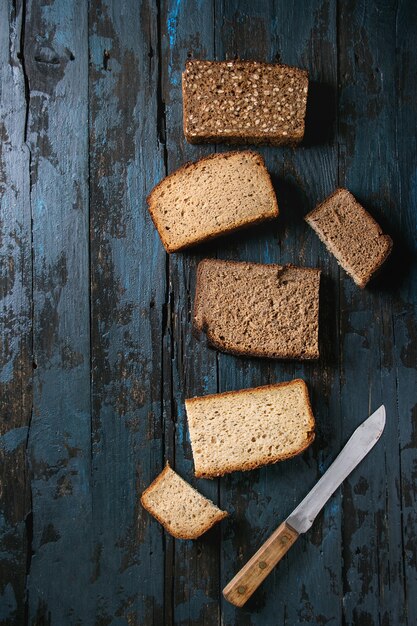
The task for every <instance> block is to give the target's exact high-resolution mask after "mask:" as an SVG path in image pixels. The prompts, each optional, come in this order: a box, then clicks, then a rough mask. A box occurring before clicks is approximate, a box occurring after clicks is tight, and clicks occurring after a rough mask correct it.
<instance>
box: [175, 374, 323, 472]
mask: <svg viewBox="0 0 417 626" xmlns="http://www.w3.org/2000/svg"><path fill="white" fill-rule="evenodd" d="M185 407H186V411H187V419H188V426H189V431H190V439H191V449H192V453H193V459H194V468H195V475H196V476H197V477H198V478H215V477H217V476H223V474H227V473H229V472H234V471H246V470H251V469H254V468H256V467H260V466H262V465H267V464H270V463H277V462H278V461H283V460H284V459H288V458H290V457H293V456H295V455H297V454H300V453H301V452H303V450H305V449H306V448H308V446H309V445H310V444H311V442H312V441H313V440H314V427H315V421H314V415H313V412H312V410H311V405H310V400H309V396H308V390H307V386H306V384H305V382H304V381H303V380H293V381H290V382H287V383H279V384H275V385H267V386H264V387H256V388H253V389H242V390H241V391H231V392H227V393H219V394H213V395H209V396H203V397H199V398H191V399H189V400H186V401H185Z"/></svg>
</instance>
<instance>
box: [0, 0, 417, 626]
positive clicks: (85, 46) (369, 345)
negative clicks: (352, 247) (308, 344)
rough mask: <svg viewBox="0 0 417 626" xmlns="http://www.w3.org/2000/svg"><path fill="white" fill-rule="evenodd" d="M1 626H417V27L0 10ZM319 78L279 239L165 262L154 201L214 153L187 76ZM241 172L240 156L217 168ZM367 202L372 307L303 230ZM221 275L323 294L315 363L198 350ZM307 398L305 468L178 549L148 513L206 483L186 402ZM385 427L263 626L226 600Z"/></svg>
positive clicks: (281, 195)
mask: <svg viewBox="0 0 417 626" xmlns="http://www.w3.org/2000/svg"><path fill="white" fill-rule="evenodd" d="M0 37H1V39H0V41H1V46H0V55H1V62H0V81H1V83H0V95H1V104H0V112H1V115H0V137H1V157H0V171H1V175H0V194H1V195H0V199H1V215H0V219H1V255H2V266H1V280H0V289H1V297H2V305H1V331H2V333H1V359H2V364H1V375H0V376H1V379H0V380H1V385H2V389H1V398H0V401H1V422H0V435H1V436H0V623H1V624H31V625H37V626H39V625H44V624H51V625H54V626H55V625H57V626H62V625H63V626H65V625H67V624H70V625H73V624H74V625H75V624H77V625H80V626H90V625H93V624H94V625H96V626H104V625H112V626H116V625H117V626H119V625H125V624H126V625H129V626H132V625H141V626H142V625H143V626H145V625H150V624H156V625H160V624H161V625H170V624H179V625H185V624H198V625H202V624H206V625H211V624H225V625H232V624H239V625H244V626H246V625H247V626H249V625H252V626H255V625H256V626H269V625H271V626H272V625H273V626H275V625H276V624H283V625H284V624H286V625H287V626H293V625H295V624H305V623H307V624H314V625H325V624H326V625H327V624H329V625H330V624H331V625H339V624H345V625H359V626H362V625H363V626H371V625H377V624H378V625H384V626H388V625H392V626H400V625H406V624H408V625H410V626H411V625H414V624H416V623H417V555H416V549H417V548H416V532H417V507H416V499H417V408H416V407H417V404H416V401H417V394H416V388H417V372H416V359H417V327H416V299H417V293H416V285H417V272H416V262H415V241H416V216H417V169H416V166H417V151H416V112H417V107H416V102H417V80H416V72H417V55H416V53H415V43H416V40H417V4H416V3H415V2H412V1H411V0H410V1H407V0H397V1H395V0H379V1H374V2H365V0H349V1H343V0H309V1H308V2H301V1H296V0H295V1H294V2H289V1H286V0H269V1H260V0H259V1H257V2H251V1H250V0H241V1H238V0H229V1H228V2H225V1H224V0H212V1H209V0H208V1H207V2H202V1H201V0H200V1H196V0H195V1H191V0H183V1H181V0H158V1H154V2H153V1H151V0H91V1H90V2H89V3H88V2H85V1H83V0H48V1H46V0H45V1H40V0H37V1H35V0H0ZM237 55H238V56H240V57H242V58H248V59H262V60H268V61H276V60H280V61H282V62H284V63H287V64H292V65H296V66H299V67H303V68H306V69H308V70H309V72H310V79H311V90H310V97H309V105H308V119H307V133H306V139H305V142H304V144H303V145H302V146H301V147H300V148H298V149H296V150H292V149H278V148H276V149H273V148H263V149H261V152H262V154H263V155H264V157H265V159H266V162H267V166H268V168H269V169H270V171H271V172H272V176H273V181H274V184H275V186H276V190H277V195H278V202H279V205H280V209H281V214H280V217H279V219H278V220H277V221H276V223H274V224H272V225H268V226H267V227H258V228H253V229H251V230H249V231H247V232H242V233H241V234H239V235H235V236H232V237H227V238H224V239H223V240H218V241H216V242H215V243H212V244H210V245H209V246H205V247H199V248H196V249H195V250H192V251H190V252H186V253H183V254H175V255H172V256H170V257H168V256H167V255H166V254H165V253H164V251H163V248H162V246H161V243H160V241H159V238H158V235H157V233H156V231H155V229H154V227H153V225H152V223H151V220H150V218H149V215H148V212H147V208H146V203H145V197H146V194H147V193H148V192H149V191H150V189H151V188H152V187H153V186H154V185H155V184H156V183H157V182H158V181H159V180H160V179H161V178H162V177H163V176H165V175H166V174H167V173H168V172H170V171H172V170H173V169H175V168H176V167H178V166H179V165H181V164H183V163H184V162H185V161H186V160H190V159H191V160H193V159H196V158H198V157H200V156H202V155H206V154H209V153H211V152H213V151H214V150H216V149H217V148H216V146H201V147H195V146H190V145H188V144H187V143H186V142H185V140H184V137H183V133H182V99H181V72H182V69H183V67H184V63H185V60H186V59H187V58H188V57H196V58H208V59H215V58H217V59H228V58H234V57H235V56H237ZM218 149H219V150H220V149H222V150H223V149H225V148H218ZM337 185H342V186H347V187H349V189H350V190H351V191H352V192H353V193H354V194H355V195H356V196H357V197H358V199H359V200H360V201H361V202H362V203H363V205H364V206H365V207H366V208H367V209H369V210H370V211H371V213H372V214H373V215H374V216H375V217H376V218H377V219H378V221H379V222H380V223H381V224H382V226H383V227H384V229H385V230H386V232H388V233H389V234H391V235H392V237H393V239H394V242H395V250H394V253H393V255H392V258H391V260H390V262H389V264H388V265H387V266H386V267H385V268H384V271H383V272H382V274H381V275H380V277H379V278H378V279H377V280H375V282H374V283H373V284H372V285H371V286H370V287H369V288H368V289H366V290H365V291H360V290H358V289H357V288H356V287H355V286H354V284H353V283H352V281H351V280H350V279H349V278H348V277H347V276H346V274H345V273H344V272H343V271H342V270H340V269H339V268H338V266H337V264H336V262H335V260H334V259H333V258H332V257H330V256H329V255H328V254H327V252H326V251H325V250H324V248H323V246H322V245H321V244H320V242H319V241H318V239H317V237H316V236H315V234H314V233H313V232H312V231H311V230H310V229H309V228H308V226H307V225H306V224H305V223H304V221H303V219H302V218H303V216H304V215H305V214H306V213H307V211H308V210H310V209H311V208H312V207H314V205H315V204H316V203H317V202H318V201H320V200H322V199H323V198H324V197H325V196H326V195H327V194H329V193H330V192H331V191H333V189H334V188H335V187H336V186H337ZM204 256H218V257H219V258H227V259H246V260H251V261H261V262H280V263H287V262H292V263H295V264H303V265H307V266H311V267H320V268H322V270H323V281H322V282H323V285H322V287H323V288H322V293H321V320H320V324H321V328H320V343H321V358H320V360H319V361H318V362H317V363H304V364H300V363H296V362H288V363H283V362H273V361H262V360H254V359H252V360H247V359H240V358H235V357H233V356H228V355H223V354H218V353H216V352H215V351H212V350H209V349H207V348H206V347H205V346H204V345H203V344H201V343H199V342H198V341H196V340H195V339H194V338H193V336H192V333H191V323H190V317H191V313H190V311H191V306H192V301H193V293H194V287H195V274H196V265H197V263H198V261H199V260H200V259H201V258H203V257H204ZM294 377H303V378H304V379H305V380H306V381H307V383H308V385H309V389H310V392H311V397H312V404H313V408H314V412H315V415H316V419H317V429H318V435H317V438H316V441H315V442H314V445H313V446H312V447H311V448H310V449H309V450H308V451H307V452H306V453H305V454H303V455H302V456H301V457H298V458H295V459H293V460H290V461H287V462H284V463H281V464H278V465H276V466H271V467H266V468H263V469H261V470H257V471H253V472H248V473H245V474H240V473H236V474H232V475H229V476H226V477H224V478H223V479H222V480H219V481H211V482H210V481H198V488H199V489H200V490H201V491H202V492H203V493H205V494H206V495H208V496H209V497H211V498H212V499H213V500H215V501H216V502H218V503H219V504H220V506H221V507H222V508H224V509H227V510H228V511H230V513H231V516H230V518H229V520H226V521H225V522H223V523H222V524H221V525H220V526H217V527H216V528H214V529H213V530H212V531H210V532H209V533H207V535H205V536H203V537H202V538H201V539H199V540H198V541H195V542H188V541H174V540H173V539H172V538H171V537H170V536H168V535H166V534H164V532H163V530H162V528H161V527H160V526H159V525H158V524H157V523H156V522H155V521H154V520H153V519H152V518H151V517H150V516H149V515H147V514H146V513H145V512H144V511H143V510H142V509H141V507H140V504H139V502H138V495H139V494H140V492H141V491H142V490H143V489H144V488H145V487H146V486H147V485H148V484H149V482H150V481H151V479H153V478H154V476H155V475H156V474H157V473H158V472H159V471H160V470H161V469H162V467H163V464H164V460H165V459H169V461H170V462H171V463H172V464H173V466H175V468H176V469H177V470H178V471H179V472H180V473H181V474H182V475H183V476H184V477H187V478H188V479H190V480H191V481H192V482H193V484H197V483H196V481H195V480H194V479H193V465H192V459H191V452H190V442H189V437H188V431H187V426H186V417H185V413H184V398H185V397H188V396H192V395H198V394H204V393H208V392H215V391H217V390H220V391H223V390H232V389H238V388H243V387H250V386H254V385H260V384H266V383H268V382H272V381H274V382H275V381H281V380H289V379H291V378H294ZM382 402H384V403H385V405H386V408H387V426H386V429H385V433H384V435H383V437H382V439H381V441H380V443H379V444H378V446H377V447H376V448H375V449H374V450H373V452H372V453H371V454H370V455H369V457H367V458H366V459H365V461H364V462H363V463H362V465H361V466H360V467H359V468H357V470H356V471H355V472H354V473H353V474H352V475H351V477H350V478H349V479H348V480H347V481H346V482H345V484H344V485H343V487H342V488H341V489H339V490H338V492H337V493H336V495H335V496H334V497H333V499H332V500H331V501H330V502H329V504H328V505H327V506H326V508H325V510H324V511H323V512H322V513H321V514H320V516H319V518H318V519H317V521H316V523H315V525H314V527H313V529H312V530H311V531H310V532H309V533H308V534H307V535H306V536H304V537H302V538H301V539H300V540H299V542H298V544H297V545H296V546H295V547H294V548H293V549H292V550H291V551H290V552H289V553H288V555H287V556H286V558H285V559H284V561H283V562H282V563H281V564H280V566H279V567H278V568H277V569H276V570H275V571H274V573H273V574H272V575H271V576H270V577H269V579H268V580H267V581H266V583H265V584H264V585H263V586H262V588H261V589H260V590H259V591H258V592H257V593H256V595H254V597H253V598H252V599H251V601H250V602H249V603H248V604H247V606H246V607H245V608H244V609H240V610H239V609H235V608H234V607H232V606H231V605H229V604H227V603H226V602H225V601H224V600H223V599H222V596H221V589H222V587H223V586H224V585H225V583H226V582H228V580H229V579H230V577H231V576H232V575H233V574H234V573H235V572H236V571H237V569H238V568H239V567H241V566H242V565H243V563H244V562H245V560H246V559H247V558H248V557H249V556H250V555H251V554H252V553H253V551H254V550H255V548H257V547H258V546H259V545H260V544H261V542H262V541H264V540H265V539H266V538H267V536H268V535H269V534H270V532H271V531H272V530H273V529H274V528H275V527H276V526H277V524H278V523H279V522H280V521H281V520H282V519H283V518H284V517H285V516H286V515H287V514H288V513H289V512H290V511H291V510H292V508H293V507H294V506H295V505H296V503H298V502H299V500H300V499H301V498H302V497H303V496H304V495H305V493H306V492H307V490H308V489H309V488H310V487H311V486H312V485H313V484H314V483H315V481H316V480H317V479H318V478H319V476H320V475H321V474H322V473H323V472H324V471H325V469H326V468H327V466H328V465H329V464H330V462H331V461H332V459H333V458H334V457H335V455H336V454H337V452H338V451H339V449H340V448H341V446H342V445H343V443H344V442H345V441H346V440H347V438H348V437H349V435H350V433H351V432H352V431H353V429H354V428H355V427H356V426H357V425H358V424H359V423H360V422H361V421H362V420H363V419H364V418H365V417H366V416H367V415H368V414H369V413H370V411H371V410H373V409H375V408H377V407H378V406H379V405H380V404H381V403H382Z"/></svg>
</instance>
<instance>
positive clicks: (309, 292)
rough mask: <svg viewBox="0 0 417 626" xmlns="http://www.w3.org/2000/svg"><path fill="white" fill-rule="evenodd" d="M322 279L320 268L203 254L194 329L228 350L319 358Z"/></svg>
mask: <svg viewBox="0 0 417 626" xmlns="http://www.w3.org/2000/svg"><path fill="white" fill-rule="evenodd" d="M319 282H320V270H317V269H308V268H301V267H294V266H292V265H284V266H282V265H262V264H260V263H245V262H235V261H220V260H217V259H204V260H203V261H201V262H200V263H199V266H198V270H197V286H196V295H195V300H194V318H193V322H194V329H195V331H196V334H197V335H198V334H199V333H200V332H201V331H204V332H205V333H206V336H207V341H208V343H209V345H211V346H213V347H215V348H217V349H218V350H222V351H224V352H231V353H233V354H237V355H247V356H259V357H270V358H276V359H317V358H318V357H319V347H318V327H319Z"/></svg>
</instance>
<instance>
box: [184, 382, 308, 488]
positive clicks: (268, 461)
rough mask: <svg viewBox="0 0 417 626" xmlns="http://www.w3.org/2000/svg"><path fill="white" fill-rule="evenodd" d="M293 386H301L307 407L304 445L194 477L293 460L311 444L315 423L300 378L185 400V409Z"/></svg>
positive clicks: (216, 474) (247, 469) (218, 475)
mask: <svg viewBox="0 0 417 626" xmlns="http://www.w3.org/2000/svg"><path fill="white" fill-rule="evenodd" d="M294 384H297V385H300V384H301V387H302V390H303V395H304V399H305V402H306V406H307V412H308V416H309V429H308V430H307V439H306V441H305V444H304V445H302V446H301V447H300V448H298V449H297V450H295V451H293V452H290V453H288V454H280V455H276V456H275V457H273V458H271V457H263V458H262V457H261V458H260V459H259V460H258V461H254V462H251V463H248V464H246V465H244V466H241V467H233V466H228V467H227V468H226V469H224V470H222V471H213V472H199V471H197V470H195V469H194V475H195V476H196V478H209V479H212V478H218V477H220V476H224V475H225V474H230V473H231V472H246V471H250V470H253V469H256V468H258V467H263V466H265V465H274V464H275V463H279V462H280V461H285V460H286V459H290V458H293V457H294V456H298V455H299V454H302V452H304V451H305V450H306V449H307V448H308V447H309V446H310V445H311V444H312V443H313V441H314V439H315V426H316V422H315V418H314V414H313V410H312V408H311V402H310V397H309V395H308V388H307V385H306V383H305V381H304V380H302V379H301V378H295V379H294V380H289V381H286V382H282V383H275V384H270V385H263V386H259V387H250V388H249V389H239V390H237V391H224V392H222V393H212V394H209V395H207V396H200V397H194V398H188V399H187V400H185V406H186V407H187V405H190V404H193V403H195V402H200V403H201V402H202V401H203V402H205V401H206V400H207V401H210V399H212V398H222V397H223V398H224V397H225V396H237V395H240V394H245V393H247V392H249V391H250V392H256V391H268V390H269V389H276V388H277V387H288V386H293V385H294ZM191 449H193V442H192V440H191ZM193 456H194V454H193Z"/></svg>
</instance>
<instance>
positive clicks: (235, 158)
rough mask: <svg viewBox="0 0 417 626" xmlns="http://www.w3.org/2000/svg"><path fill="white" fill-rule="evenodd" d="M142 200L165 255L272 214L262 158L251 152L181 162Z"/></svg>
mask: <svg viewBox="0 0 417 626" xmlns="http://www.w3.org/2000/svg"><path fill="white" fill-rule="evenodd" d="M147 201H148V205H149V212H150V214H151V216H152V219H153V221H154V224H155V226H156V228H157V229H158V232H159V235H160V237H161V240H162V243H163V244H164V247H165V249H166V250H167V252H174V251H177V250H182V249H183V248H186V247H188V246H191V245H194V244H197V243H200V242H202V241H204V240H206V239H211V238H213V237H216V236H218V235H223V234H225V233H229V232H231V231H234V230H237V229H239V228H243V227H246V226H249V225H251V224H256V223H258V222H263V221H264V220H268V219H272V218H274V217H276V216H277V215H278V204H277V199H276V196H275V192H274V188H273V186H272V183H271V179H270V176H269V174H268V171H267V169H266V167H265V163H264V160H263V158H262V157H261V155H260V154H258V153H256V152H251V151H242V152H226V153H223V154H212V155H211V156H209V157H206V158H203V159H200V160H199V161H196V162H195V163H187V164H186V165H183V166H182V167H181V168H180V169H178V170H176V171H175V172H173V173H172V174H170V175H169V176H168V177H167V178H165V179H164V180H162V181H161V182H160V183H159V184H158V185H157V186H156V187H155V188H154V189H153V190H152V192H151V193H150V194H149V196H148V198H147Z"/></svg>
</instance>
